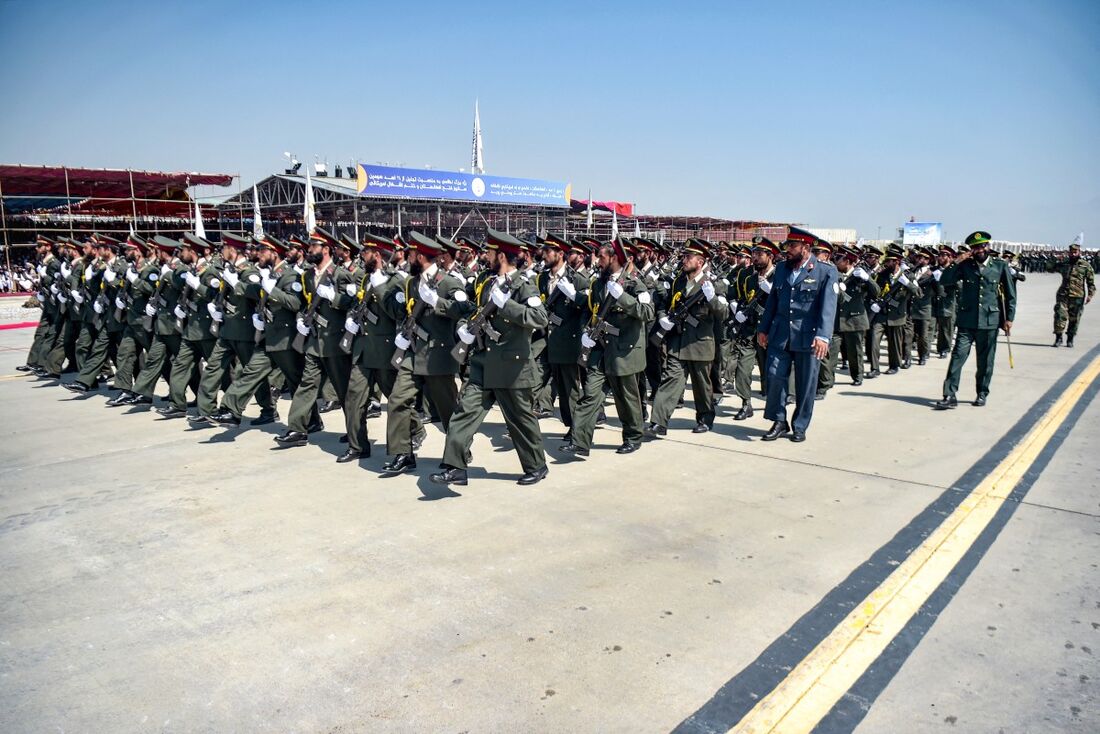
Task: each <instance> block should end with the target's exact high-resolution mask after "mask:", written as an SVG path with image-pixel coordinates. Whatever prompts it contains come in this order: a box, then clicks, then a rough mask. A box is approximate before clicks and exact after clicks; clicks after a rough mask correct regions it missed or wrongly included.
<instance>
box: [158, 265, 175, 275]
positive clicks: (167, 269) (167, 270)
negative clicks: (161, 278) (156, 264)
mask: <svg viewBox="0 0 1100 734" xmlns="http://www.w3.org/2000/svg"><path fill="white" fill-rule="evenodd" d="M170 272H172V264H171V263H164V264H163V265H161V266H160V274H161V275H168V273H170Z"/></svg>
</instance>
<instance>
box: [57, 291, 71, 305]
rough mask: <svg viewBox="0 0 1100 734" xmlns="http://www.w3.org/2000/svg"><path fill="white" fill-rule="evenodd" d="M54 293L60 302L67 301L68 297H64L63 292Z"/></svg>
mask: <svg viewBox="0 0 1100 734" xmlns="http://www.w3.org/2000/svg"><path fill="white" fill-rule="evenodd" d="M55 295H56V296H57V300H59V301H61V302H62V303H68V302H69V299H68V298H66V297H65V294H64V293H56V294H55Z"/></svg>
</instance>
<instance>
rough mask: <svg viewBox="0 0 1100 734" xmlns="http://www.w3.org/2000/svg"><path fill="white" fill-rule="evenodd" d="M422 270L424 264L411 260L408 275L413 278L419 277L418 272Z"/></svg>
mask: <svg viewBox="0 0 1100 734" xmlns="http://www.w3.org/2000/svg"><path fill="white" fill-rule="evenodd" d="M423 272H424V264H423V263H421V262H420V261H419V260H413V261H412V262H410V263H409V275H411V276H412V277H414V278H418V277H420V274H421V273H423Z"/></svg>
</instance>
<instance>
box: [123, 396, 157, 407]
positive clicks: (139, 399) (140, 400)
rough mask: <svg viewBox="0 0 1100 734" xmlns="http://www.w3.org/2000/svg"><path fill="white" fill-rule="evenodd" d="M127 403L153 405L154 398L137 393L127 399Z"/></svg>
mask: <svg viewBox="0 0 1100 734" xmlns="http://www.w3.org/2000/svg"><path fill="white" fill-rule="evenodd" d="M126 404H127V405H152V404H153V399H152V398H149V397H146V396H144V395H135V396H134V397H132V398H130V399H129V400H127V401H126Z"/></svg>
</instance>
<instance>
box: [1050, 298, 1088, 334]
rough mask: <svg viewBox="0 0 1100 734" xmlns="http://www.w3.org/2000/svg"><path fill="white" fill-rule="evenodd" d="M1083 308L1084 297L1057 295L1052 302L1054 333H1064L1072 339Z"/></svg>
mask: <svg viewBox="0 0 1100 734" xmlns="http://www.w3.org/2000/svg"><path fill="white" fill-rule="evenodd" d="M1084 310H1085V299H1084V297H1083V296H1082V297H1081V298H1069V297H1059V298H1058V299H1057V300H1056V301H1055V302H1054V333H1055V334H1061V333H1062V332H1065V333H1066V335H1067V336H1068V337H1069V338H1070V339H1072V338H1073V337H1074V336H1076V335H1077V325H1078V324H1080V323H1081V313H1082V312H1083V311H1084Z"/></svg>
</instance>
